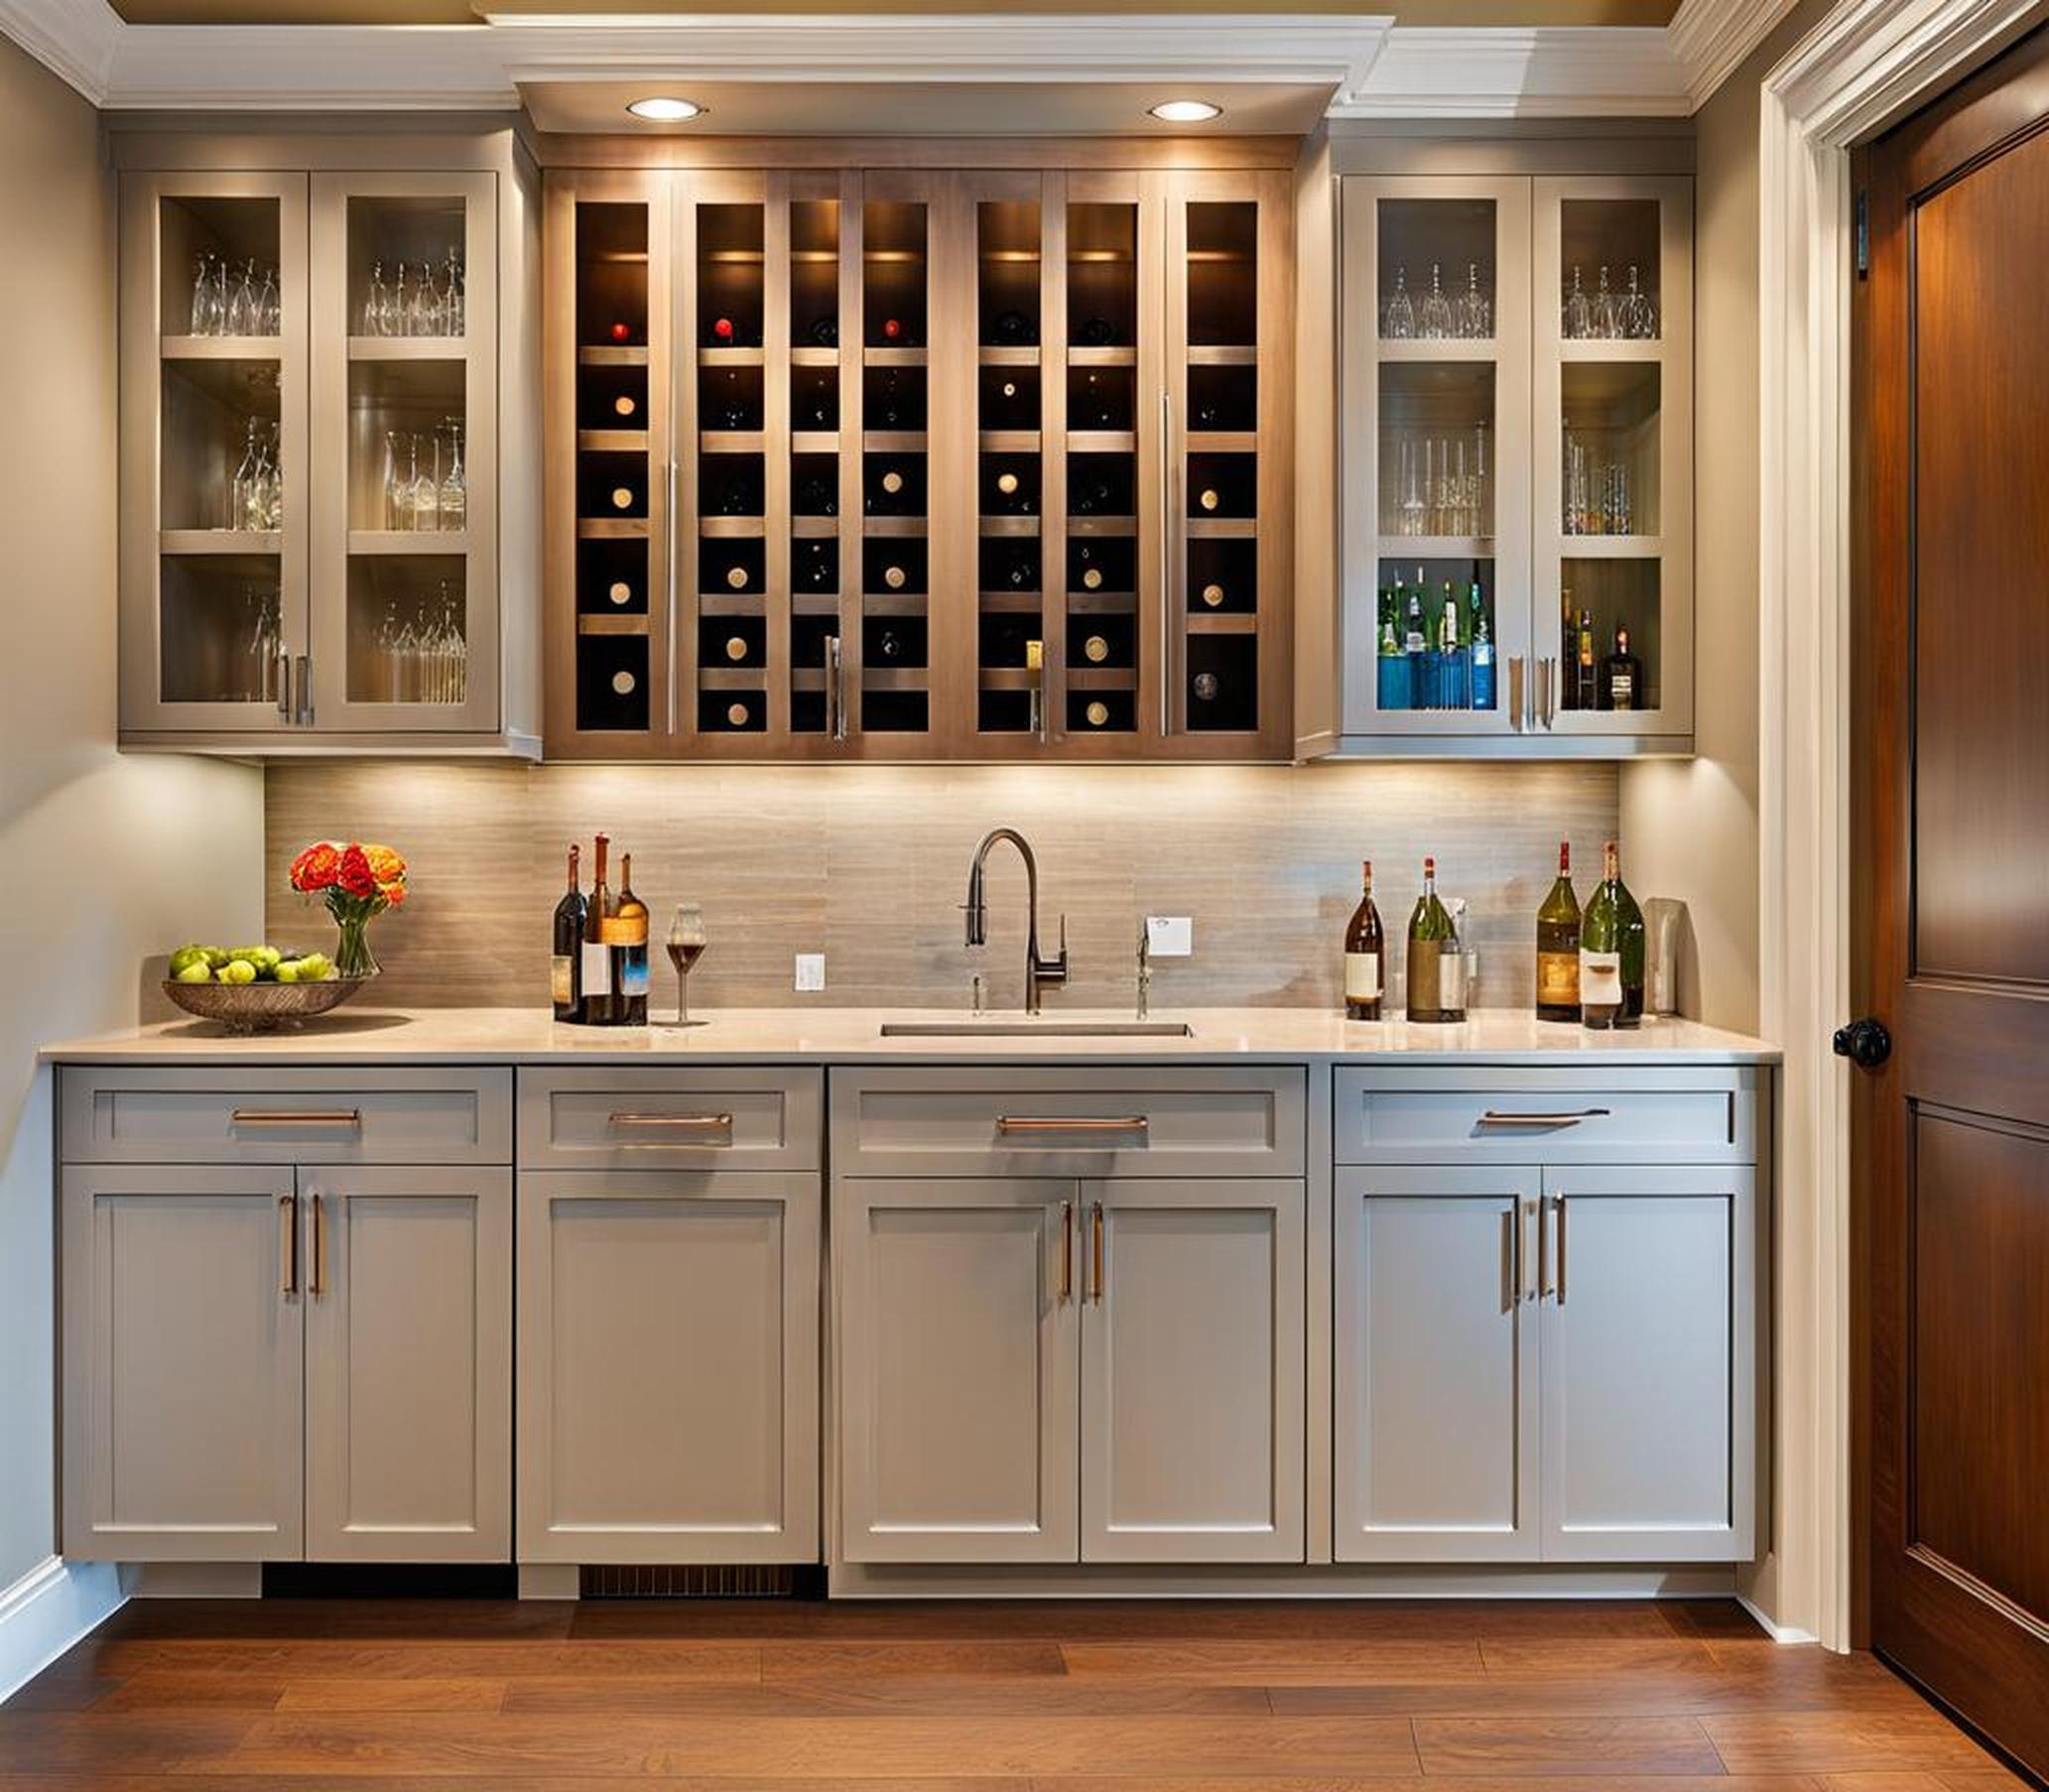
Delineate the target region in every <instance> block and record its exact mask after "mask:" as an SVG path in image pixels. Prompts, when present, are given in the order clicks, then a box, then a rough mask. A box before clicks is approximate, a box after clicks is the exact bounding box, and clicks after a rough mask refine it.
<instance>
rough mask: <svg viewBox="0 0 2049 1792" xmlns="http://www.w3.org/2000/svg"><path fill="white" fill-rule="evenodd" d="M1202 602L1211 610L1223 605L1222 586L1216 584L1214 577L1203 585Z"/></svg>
mask: <svg viewBox="0 0 2049 1792" xmlns="http://www.w3.org/2000/svg"><path fill="white" fill-rule="evenodd" d="M1203 602H1204V603H1205V604H1207V605H1208V606H1209V607H1210V608H1211V609H1213V610H1215V609H1221V608H1222V607H1223V586H1221V585H1220V584H1218V583H1217V580H1216V579H1214V578H1213V579H1211V580H1210V582H1209V583H1208V584H1206V585H1204V586H1203Z"/></svg>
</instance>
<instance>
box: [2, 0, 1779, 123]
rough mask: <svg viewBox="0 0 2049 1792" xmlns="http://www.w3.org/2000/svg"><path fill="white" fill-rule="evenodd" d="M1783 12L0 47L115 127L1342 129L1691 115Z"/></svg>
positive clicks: (1694, 9) (740, 23)
mask: <svg viewBox="0 0 2049 1792" xmlns="http://www.w3.org/2000/svg"><path fill="white" fill-rule="evenodd" d="M1791 4H1792V0H1763V3H1762V4H1759V3H1758V0H1684V4H1682V5H1681V7H1680V9H1679V12H1678V14H1677V15H1676V16H1675V17H1674V19H1673V22H1672V24H1671V26H1670V27H1669V28H1667V29H1665V30H1663V31H1660V30H1657V29H1655V28H1644V29H1637V28H1622V29H1614V28H1606V29H1588V28H1570V27H1558V28H1553V27H1538V28H1517V29H1461V28H1438V27H1402V26H1397V25H1396V24H1395V23H1394V20H1393V18H1392V17H1390V16H1388V15H1386V14H1357V15H1352V16H1349V17H1334V16H1331V15H1327V14H1306V15H1299V14H1287V13H1279V14H1272V15H1267V14H1260V13H1256V12H1249V11H1248V12H1245V13H1240V14H1233V15H1217V14H1194V15H1181V14H1172V13H1157V14H1108V15H1104V14H1094V15H1087V16H1077V15H1075V14H1072V13H1063V14H1038V15H1032V14H1020V15H1014V16H1005V15H1002V14H964V15H963V14H955V15H932V14H894V15H889V14H882V15H871V16H869V17H865V18H852V17H848V16H847V15H844V14H832V15H802V14H789V15H764V16H755V17H743V16H734V15H730V14H717V15H698V16H689V15H664V16H662V17H660V18H655V17H651V16H649V15H644V14H642V15H634V14H626V13H621V14H611V15H599V16H592V15H587V14H585V15H565V14H523V13H502V14H493V13H489V12H486V13H484V14H483V15H482V16H481V18H480V20H479V22H478V23H477V24H475V25H453V26H375V25H371V26H314V25H296V26H149V25H128V24H126V23H124V22H123V21H122V20H121V18H120V17H119V15H118V14H116V13H115V12H114V10H113V8H112V7H111V6H110V5H109V4H108V3H107V0H0V32H4V33H5V34H6V35H7V36H8V37H10V38H12V39H14V41H15V42H16V43H18V44H19V45H21V46H22V48H23V49H25V50H26V51H28V52H29V54H30V55H32V56H34V57H35V58H37V60H38V61H40V62H42V63H44V64H47V65H48V66H49V67H51V68H52V69H53V70H55V71H56V72H57V73H58V74H59V75H61V76H62V77H63V78H64V80H65V81H67V82H69V83H70V85H71V86H73V87H75V88H76V89H77V90H78V91H79V92H80V93H82V94H84V95H85V96H86V98H88V99H90V100H91V101H92V102H93V104H95V105H97V106H101V107H103V108H107V109H111V110H137V109H153V110H154V109H161V110H186V111H211V110H220V111H235V110H247V109H258V110H264V111H276V110H280V109H287V108H295V107H296V108H303V109H306V110H311V111H335V112H345V111H360V110H376V111H472V110H493V111H495V110H504V109H508V108H512V107H516V106H517V105H518V104H519V85H520V83H521V82H522V81H540V80H573V79H602V78H607V77H617V76H619V75H620V74H622V73H625V72H627V71H631V72H632V73H634V74H636V75H647V76H650V77H654V78H660V77H662V76H664V75H681V74H685V73H689V74H695V75H697V76H699V77H700V78H719V79H727V80H760V81H773V80H837V81H860V80H901V79H905V78H910V79H922V80H934V81H1088V80H1119V79H1122V80H1130V79H1146V78H1155V77H1170V76H1171V77H1174V78H1177V79H1205V80H1209V81H1213V82H1216V83H1217V84H1218V85H1223V84H1227V83H1229V82H1230V81H1232V80H1237V81H1300V82H1305V83H1329V84H1331V85H1332V86H1334V87H1335V88H1336V90H1337V100H1336V102H1335V103H1334V105H1333V106H1332V108H1331V115H1332V116H1333V117H1335V118H1442V119H1451V118H1475V119H1479V118H1492V119H1503V118H1510V119H1512V118H1563V117H1621V116H1630V117H1668V116H1684V115H1685V114H1687V113H1689V112H1691V111H1693V110H1694V109H1695V108H1697V107H1698V106H1699V105H1700V104H1701V102H1702V101H1703V100H1705V99H1706V98H1707V96H1708V95H1709V94H1710V93H1712V92H1713V91H1714V90H1715V88H1716V87H1717V86H1718V85H1719V84H1720V83H1721V82H1722V81H1723V80H1725V79H1727V78H1728V76H1729V73H1730V72H1731V71H1732V70H1733V69H1735V68H1736V67H1737V66H1738V65H1739V64H1741V62H1742V61H1743V59H1744V58H1745V57H1746V56H1748V55H1749V54H1750V52H1751V50H1752V49H1754V48H1755V46H1756V45H1757V44H1758V43H1760V42H1762V41H1763V39H1764V38H1765V37H1766V36H1767V35H1768V34H1769V32H1770V31H1771V30H1772V28H1773V27H1774V26H1775V25H1777V24H1778V22H1779V20H1780V19H1782V18H1783V17H1784V16H1785V14H1786V12H1787V11H1788V10H1789V8H1790V6H1791Z"/></svg>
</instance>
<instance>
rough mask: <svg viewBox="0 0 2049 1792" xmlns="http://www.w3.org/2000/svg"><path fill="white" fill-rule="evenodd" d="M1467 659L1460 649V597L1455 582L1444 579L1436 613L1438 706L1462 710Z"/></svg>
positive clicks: (1464, 702)
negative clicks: (1442, 604)
mask: <svg viewBox="0 0 2049 1792" xmlns="http://www.w3.org/2000/svg"><path fill="white" fill-rule="evenodd" d="M1463 666H1464V659H1463V656H1462V655H1461V654H1460V652H1459V600H1458V599H1457V598H1456V597H1454V596H1453V595H1452V581H1451V580H1450V579H1449V578H1447V579H1446V580H1445V600H1444V607H1443V608H1442V609H1441V610H1439V611H1438V613H1437V706H1438V707H1439V708H1440V709H1463V708H1465V707H1466V706H1467V703H1466V679H1465V676H1464V673H1463V670H1462V668H1463Z"/></svg>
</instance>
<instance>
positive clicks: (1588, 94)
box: [1331, 26, 1693, 118]
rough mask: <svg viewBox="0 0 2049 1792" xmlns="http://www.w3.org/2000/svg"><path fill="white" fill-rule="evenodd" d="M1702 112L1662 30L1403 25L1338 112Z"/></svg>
mask: <svg viewBox="0 0 2049 1792" xmlns="http://www.w3.org/2000/svg"><path fill="white" fill-rule="evenodd" d="M1692 109H1693V107H1692V103H1691V101H1690V99H1689V97H1688V93H1687V86H1686V80H1685V77H1684V71H1683V70H1682V68H1681V67H1680V65H1679V64H1678V62H1677V61H1676V59H1675V58H1674V57H1673V55H1672V52H1671V49H1670V46H1669V42H1668V39H1667V36H1666V34H1665V32H1663V31H1661V30H1659V29H1657V28H1656V27H1641V28H1637V27H1624V28H1614V27H1603V28H1588V27H1563V26H1558V27H1553V26H1541V27H1516V28H1505V29H1486V30H1480V29H1465V28H1460V27H1434V26H1431V27H1426V26H1414V27H1410V26H1397V27H1396V28H1395V29H1394V30H1393V31H1391V32H1389V33H1388V35H1387V44H1386V47H1385V49H1383V50H1382V51H1381V53H1380V56H1379V58H1378V59H1377V60H1376V61H1375V62H1374V64H1373V66H1372V67H1371V69H1370V70H1369V71H1368V72H1367V75H1366V78H1365V80H1364V81H1363V82H1362V83H1361V84H1360V85H1359V86H1357V87H1355V88H1352V89H1348V90H1346V91H1344V92H1341V93H1340V94H1339V96H1338V100H1337V102H1336V103H1335V104H1334V105H1333V106H1332V107H1331V116H1332V117H1333V118H1624V117H1626V118H1662V117H1684V116H1685V115H1686V114H1687V113H1688V112H1690V111H1691V110H1692Z"/></svg>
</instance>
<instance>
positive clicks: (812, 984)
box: [797, 952, 826, 993]
mask: <svg viewBox="0 0 2049 1792" xmlns="http://www.w3.org/2000/svg"><path fill="white" fill-rule="evenodd" d="M825 986H826V955H825V954H824V953H822V952H801V953H799V954H798V955H797V987H798V989H799V990H800V991H801V992H806V993H809V992H811V991H814V990H819V989H823V988H825Z"/></svg>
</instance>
